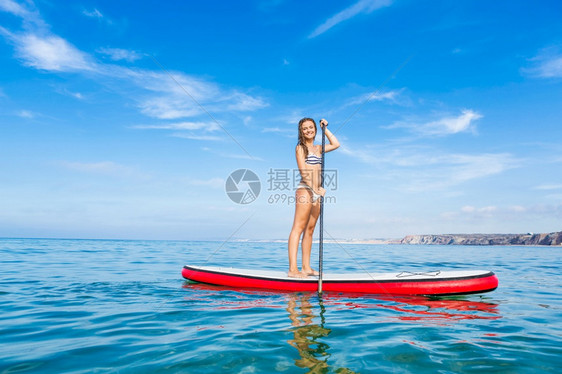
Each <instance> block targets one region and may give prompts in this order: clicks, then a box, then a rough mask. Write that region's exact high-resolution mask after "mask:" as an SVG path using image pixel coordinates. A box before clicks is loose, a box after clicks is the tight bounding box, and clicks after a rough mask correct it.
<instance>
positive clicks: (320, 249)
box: [318, 120, 326, 295]
mask: <svg viewBox="0 0 562 374" xmlns="http://www.w3.org/2000/svg"><path fill="white" fill-rule="evenodd" d="M320 128H321V129H322V163H321V167H320V186H321V187H322V188H324V159H325V149H326V127H325V126H322V120H320ZM323 272H324V196H320V233H319V238H318V294H319V295H322V274H323Z"/></svg>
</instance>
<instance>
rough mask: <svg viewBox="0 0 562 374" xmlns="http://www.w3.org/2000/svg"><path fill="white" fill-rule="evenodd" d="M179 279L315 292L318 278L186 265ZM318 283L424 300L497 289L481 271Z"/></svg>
mask: <svg viewBox="0 0 562 374" xmlns="http://www.w3.org/2000/svg"><path fill="white" fill-rule="evenodd" d="M182 276H183V277H184V278H185V279H187V280H189V281H192V282H199V283H206V284H212V285H218V286H228V287H235V288H261V289H270V290H281V291H310V292H316V291H318V277H316V276H309V277H308V278H305V279H298V278H290V277H288V276H287V273H285V272H282V271H268V270H248V269H235V268H224V267H213V266H190V265H186V266H184V267H183V270H182ZM322 282H323V290H324V291H332V292H345V293H355V292H357V293H371V294H390V295H425V296H443V295H464V294H472V293H482V292H489V291H493V290H495V289H496V288H497V287H498V278H497V277H496V275H495V274H494V273H493V272H491V271H485V270H462V271H431V272H425V273H422V272H420V273H412V272H400V273H383V274H364V275H357V274H326V273H325V274H323V276H322Z"/></svg>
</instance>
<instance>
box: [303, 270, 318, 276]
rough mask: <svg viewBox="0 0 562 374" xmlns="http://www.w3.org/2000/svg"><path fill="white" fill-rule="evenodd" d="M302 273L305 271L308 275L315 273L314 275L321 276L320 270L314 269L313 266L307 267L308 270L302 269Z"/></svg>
mask: <svg viewBox="0 0 562 374" xmlns="http://www.w3.org/2000/svg"><path fill="white" fill-rule="evenodd" d="M302 273H303V274H306V275H314V276H319V275H320V273H319V272H317V271H316V270H314V269H312V268H310V269H306V270H305V269H302Z"/></svg>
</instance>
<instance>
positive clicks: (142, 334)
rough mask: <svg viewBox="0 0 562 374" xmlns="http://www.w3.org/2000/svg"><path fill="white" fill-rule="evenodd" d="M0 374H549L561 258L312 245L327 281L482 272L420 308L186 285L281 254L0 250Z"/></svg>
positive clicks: (273, 262)
mask: <svg viewBox="0 0 562 374" xmlns="http://www.w3.org/2000/svg"><path fill="white" fill-rule="evenodd" d="M0 255H1V256H0V275H1V277H0V301H1V302H0V308H1V313H0V332H1V342H0V373H26V372H40V373H69V372H72V373H92V372H98V373H99V372H103V373H105V372H120V373H159V372H172V373H173V372H185V373H217V372H229V373H230V372H231V373H254V372H255V373H270V372H281V373H307V372H313V373H331V372H336V373H359V372H361V373H375V372H376V373H385V372H388V373H436V372H438V373H489V372H493V373H543V372H551V373H560V372H562V276H561V274H560V272H561V263H562V248H560V247H558V248H545V247H463V246H401V245H393V246H390V245H389V246H386V245H337V244H326V245H325V258H326V262H325V265H324V266H325V271H326V272H348V271H349V272H353V271H359V270H360V269H361V268H362V267H363V268H365V269H367V270H369V271H370V272H387V271H402V270H404V271H420V270H438V269H441V270H446V269H486V270H492V271H494V272H495V273H496V274H497V276H498V278H499V280H500V285H499V288H498V289H497V290H496V291H494V292H491V293H487V294H482V295H470V296H463V297H447V298H439V299H429V298H422V297H410V298H408V297H392V296H389V295H340V294H325V295H324V296H323V297H322V299H319V298H318V296H317V295H316V294H314V293H312V294H308V293H281V292H265V291H257V290H235V289H226V288H219V287H212V286H205V285H200V284H188V283H186V282H185V281H184V280H183V279H182V278H181V274H180V272H181V268H182V266H183V265H184V264H188V263H189V264H193V265H204V264H206V265H222V266H233V267H246V268H263V269H281V270H285V268H286V262H287V254H286V248H285V244H284V243H252V242H245V243H221V242H193V241H182V242H180V241H119V240H44V239H0Z"/></svg>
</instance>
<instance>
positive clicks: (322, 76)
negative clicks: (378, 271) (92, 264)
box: [0, 0, 562, 240]
mask: <svg viewBox="0 0 562 374" xmlns="http://www.w3.org/2000/svg"><path fill="white" fill-rule="evenodd" d="M560 19H562V3H561V2H559V1H538V2H528V1H495V2H490V1H408V0H403V1H401V0H395V1H392V0H378V1H377V0H371V1H366V0H361V1H346V2H344V1H307V2H297V1H283V0H272V1H259V0H255V1H245V2H224V1H168V2H148V1H146V2H142V1H141V2H138V1H135V2H132V1H118V2H115V1H83V2H80V1H79V2H71V3H70V5H69V3H68V2H63V1H53V0H50V1H20V2H16V1H12V0H0V40H1V43H0V53H1V54H2V59H1V60H0V64H1V70H2V74H1V76H0V77H1V78H0V196H1V197H2V198H1V199H0V236H10V237H13V236H16V237H68V238H125V239H126V238H131V239H191V240H195V239H217V240H225V239H227V238H230V237H233V238H251V239H284V238H286V237H287V236H288V233H289V231H290V228H291V225H292V218H293V211H294V206H293V205H292V204H290V203H287V201H286V200H285V197H288V196H292V194H293V192H292V191H287V190H280V189H274V188H271V184H272V183H271V180H270V179H271V177H270V175H269V172H270V171H272V170H273V171H276V172H280V171H282V170H287V171H292V170H293V169H294V168H295V167H296V163H295V159H294V147H295V144H296V140H297V139H296V136H297V122H298V120H299V119H300V118H301V117H304V116H310V117H313V118H316V119H320V118H322V117H324V118H326V119H328V121H329V122H330V128H331V129H332V131H334V132H335V133H336V135H337V136H338V138H339V139H340V141H341V144H342V147H341V148H340V149H338V150H337V151H336V152H333V153H330V154H329V155H328V157H327V159H326V163H327V168H330V169H333V170H336V171H337V182H338V184H337V188H335V189H331V190H329V195H330V196H332V197H333V200H332V201H331V202H330V203H327V204H326V213H325V214H326V216H325V217H326V218H325V225H326V237H328V238H338V239H352V238H362V239H364V238H395V237H402V236H404V235H407V234H430V233H432V234H433V233H434V234H439V233H521V232H550V231H558V230H561V229H562V173H560V169H561V166H562V146H561V143H560V139H562V127H561V126H560V125H561V120H560V118H562V106H561V105H560V103H561V102H562V90H561V89H562V23H561V22H560ZM318 140H319V139H318ZM237 169H250V170H252V171H254V172H255V173H256V174H257V175H258V176H259V178H260V181H261V192H260V195H259V197H258V198H257V199H256V200H255V201H254V202H252V203H251V204H245V205H240V204H236V203H234V202H232V201H231V200H230V199H229V197H228V196H227V194H226V193H225V182H226V180H227V178H228V176H229V174H230V173H231V172H233V171H234V170H237ZM240 188H243V187H242V186H241V187H240Z"/></svg>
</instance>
